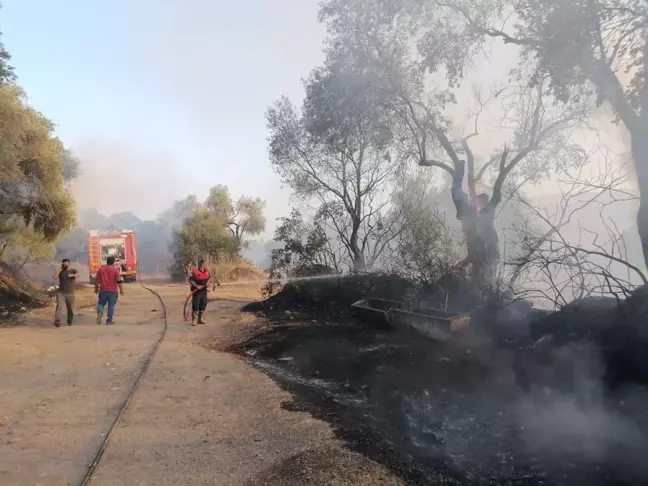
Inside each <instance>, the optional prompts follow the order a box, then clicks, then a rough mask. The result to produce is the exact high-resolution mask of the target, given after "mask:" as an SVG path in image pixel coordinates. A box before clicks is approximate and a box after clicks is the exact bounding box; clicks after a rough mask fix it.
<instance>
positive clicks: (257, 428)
mask: <svg viewBox="0 0 648 486" xmlns="http://www.w3.org/2000/svg"><path fill="white" fill-rule="evenodd" d="M156 290H158V291H159V292H160V294H161V296H162V298H163V299H164V302H165V304H166V306H167V308H168V311H169V314H168V332H167V335H166V337H165V340H164V341H163V342H162V344H161V346H160V348H159V350H158V353H157V355H156V357H155V359H154V361H153V362H152V364H151V367H150V368H149V370H148V373H147V374H146V376H145V378H144V380H143V382H142V383H141V386H140V388H139V391H138V393H137V395H136V398H135V400H134V401H133V402H132V404H131V406H130V408H129V410H128V412H127V413H126V414H125V416H124V418H123V420H122V422H121V423H120V425H119V427H118V428H117V429H116V430H115V432H114V433H113V435H112V437H111V440H110V442H109V445H108V447H107V449H106V452H105V454H104V455H103V458H102V460H101V463H100V465H99V467H98V468H97V470H96V472H95V474H94V476H93V479H92V481H91V484H93V485H94V484H96V485H122V484H133V485H148V484H151V485H167V484H168V485H177V484H188V485H207V484H215V485H224V484H276V485H280V484H314V485H317V484H322V485H324V484H331V485H336V484H401V482H400V480H399V479H397V478H395V477H393V476H392V475H391V474H390V473H389V472H388V471H387V470H386V469H385V468H383V467H382V466H380V465H378V464H377V463H375V462H372V461H370V460H368V459H366V458H364V457H363V456H361V455H359V454H357V453H354V452H350V451H348V450H346V449H344V448H343V447H342V446H341V445H340V444H339V443H338V442H337V441H336V440H335V439H334V438H333V435H332V432H331V430H330V428H329V426H328V425H327V424H326V423H324V422H321V421H318V420H315V419H313V418H311V417H310V415H308V414H305V413H294V412H289V411H286V410H285V409H284V408H283V407H282V404H283V403H284V402H286V401H290V396H289V394H287V393H286V392H284V391H282V390H281V389H280V388H279V387H278V386H277V385H276V384H275V383H274V382H273V381H272V380H271V379H270V378H268V377H267V376H266V375H265V374H263V373H261V372H260V371H258V370H256V369H254V368H252V367H251V366H249V365H248V364H247V363H245V362H244V361H242V360H241V359H239V358H237V357H235V356H232V355H230V354H227V353H224V352H219V351H214V350H210V349H208V348H207V347H206V346H204V344H205V343H207V342H209V343H210V344H213V342H214V340H223V341H224V342H226V341H227V339H228V338H229V334H230V333H232V332H239V331H240V330H241V328H244V327H245V326H248V325H250V324H251V323H250V319H249V318H248V319H246V318H245V317H243V316H242V315H241V313H240V312H239V308H240V306H241V305H242V303H243V302H244V301H245V300H247V299H249V298H250V297H252V295H251V294H250V291H249V290H247V291H245V290H237V289H232V288H230V289H226V290H218V291H217V292H216V293H215V294H214V295H213V297H214V298H215V299H217V300H215V301H213V302H212V303H211V304H210V312H209V315H208V319H209V324H208V325H207V326H200V327H195V328H192V327H189V326H186V324H185V323H184V322H183V321H182V317H181V315H180V309H181V304H182V301H183V297H184V294H185V289H183V288H174V287H156ZM161 311H162V309H161V306H160V305H159V303H158V301H157V299H156V298H155V297H154V296H153V295H152V294H150V293H148V292H147V291H146V290H144V289H142V288H141V287H139V286H138V285H131V286H128V287H127V294H126V296H124V297H123V298H121V299H120V302H119V306H118V313H117V324H116V325H115V326H113V327H106V326H97V325H96V324H95V323H94V315H93V313H94V311H93V309H91V308H90V309H85V310H84V309H82V310H81V311H80V315H79V316H78V317H77V322H76V323H75V324H74V325H73V326H71V327H61V328H58V329H57V328H54V327H52V326H51V313H50V312H39V313H35V314H33V315H30V316H29V318H28V319H27V320H26V322H25V325H24V326H20V327H16V328H11V329H1V330H0V335H1V336H2V338H1V339H0V484H2V485H10V484H11V485H15V484H42V485H61V484H79V483H80V482H81V481H82V479H83V476H84V474H85V473H86V471H87V466H88V464H89V463H90V462H91V461H92V459H93V457H94V455H95V454H96V452H97V450H98V448H99V447H100V445H101V443H102V441H103V438H104V437H105V434H106V433H107V432H108V430H109V428H110V425H111V423H112V421H113V420H114V418H115V416H116V414H117V413H118V411H119V407H120V405H121V404H122V403H123V401H124V399H125V397H126V396H127V394H128V391H129V390H130V388H131V386H132V384H133V383H134V380H135V379H136V376H137V374H138V370H139V369H140V367H141V366H142V362H143V360H144V359H145V358H146V356H147V354H148V352H149V350H150V348H151V346H152V344H153V343H154V342H155V340H156V338H157V336H158V335H159V333H160V332H161V330H162V328H163V319H162V312H161Z"/></svg>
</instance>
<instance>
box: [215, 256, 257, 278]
mask: <svg viewBox="0 0 648 486" xmlns="http://www.w3.org/2000/svg"><path fill="white" fill-rule="evenodd" d="M210 268H211V270H212V273H213V274H214V276H215V277H216V278H217V279H218V281H219V282H221V283H225V282H241V281H246V280H261V279H265V278H267V275H266V273H265V272H264V271H263V270H261V269H260V268H258V267H257V266H256V265H254V264H253V263H252V262H250V261H248V260H245V259H239V258H233V257H221V258H219V261H218V262H211V265H210Z"/></svg>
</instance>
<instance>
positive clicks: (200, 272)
mask: <svg viewBox="0 0 648 486" xmlns="http://www.w3.org/2000/svg"><path fill="white" fill-rule="evenodd" d="M210 281H211V274H210V273H209V270H208V269H207V267H206V266H205V262H204V261H203V260H201V261H200V263H199V264H198V268H196V269H195V270H194V271H193V272H192V273H191V275H190V276H189V284H190V285H191V290H192V291H194V290H195V291H196V292H195V293H194V294H193V296H192V297H191V325H192V326H195V325H196V315H197V316H198V324H206V322H205V320H204V319H203V314H204V312H205V309H206V308H207V286H208V285H209V282H210ZM215 288H216V284H215V283H212V290H214V289H215Z"/></svg>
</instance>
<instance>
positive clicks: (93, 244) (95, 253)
mask: <svg viewBox="0 0 648 486" xmlns="http://www.w3.org/2000/svg"><path fill="white" fill-rule="evenodd" d="M90 236H91V238H90V247H89V248H88V253H90V261H91V262H92V263H93V264H96V265H101V247H100V245H99V233H98V232H96V233H91V234H90ZM93 266H94V265H93ZM89 270H90V273H92V268H90V269H89Z"/></svg>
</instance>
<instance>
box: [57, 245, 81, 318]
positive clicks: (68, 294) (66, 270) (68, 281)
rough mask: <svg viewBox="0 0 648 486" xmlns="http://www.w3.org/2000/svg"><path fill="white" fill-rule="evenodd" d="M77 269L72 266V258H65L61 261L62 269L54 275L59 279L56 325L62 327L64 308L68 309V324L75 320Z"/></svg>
mask: <svg viewBox="0 0 648 486" xmlns="http://www.w3.org/2000/svg"><path fill="white" fill-rule="evenodd" d="M76 276H77V271H76V270H75V269H74V268H70V260H68V259H67V258H64V259H63V260H62V261H61V269H60V270H59V271H58V273H56V275H54V280H58V289H57V291H56V311H55V313H54V325H55V326H56V327H61V320H62V319H61V314H62V313H63V309H66V310H67V325H68V326H71V325H72V321H73V320H74V292H75V290H76Z"/></svg>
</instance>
